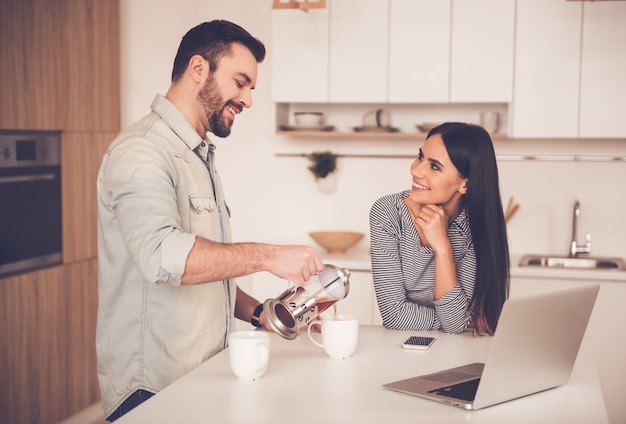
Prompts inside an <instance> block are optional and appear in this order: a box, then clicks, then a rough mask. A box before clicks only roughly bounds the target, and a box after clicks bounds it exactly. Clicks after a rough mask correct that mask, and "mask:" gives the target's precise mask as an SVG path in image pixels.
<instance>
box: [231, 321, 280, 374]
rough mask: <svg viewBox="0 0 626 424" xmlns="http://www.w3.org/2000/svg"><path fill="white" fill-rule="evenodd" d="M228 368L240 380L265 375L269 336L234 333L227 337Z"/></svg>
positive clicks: (259, 332)
mask: <svg viewBox="0 0 626 424" xmlns="http://www.w3.org/2000/svg"><path fill="white" fill-rule="evenodd" d="M228 346H229V347H228V351H229V356H230V367H231V369H232V370H233V374H235V375H236V376H237V377H238V378H240V379H241V380H256V379H257V378H259V377H261V376H262V375H263V374H265V371H266V370H267V364H268V362H269V357H270V335H269V334H268V333H265V332H263V331H236V332H234V333H230V336H229V337H228Z"/></svg>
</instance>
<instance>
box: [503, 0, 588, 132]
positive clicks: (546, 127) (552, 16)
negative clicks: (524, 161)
mask: <svg viewBox="0 0 626 424" xmlns="http://www.w3.org/2000/svg"><path fill="white" fill-rule="evenodd" d="M581 17H582V4H581V2H571V1H562V0H520V1H518V2H517V18H516V19H517V23H516V24H517V34H516V46H515V73H514V75H515V80H514V94H513V106H512V111H513V113H512V128H511V133H512V135H513V137H522V138H523V137H529V138H532V137H558V138H563V137H577V136H578V93H579V83H580V35H581V28H580V22H581Z"/></svg>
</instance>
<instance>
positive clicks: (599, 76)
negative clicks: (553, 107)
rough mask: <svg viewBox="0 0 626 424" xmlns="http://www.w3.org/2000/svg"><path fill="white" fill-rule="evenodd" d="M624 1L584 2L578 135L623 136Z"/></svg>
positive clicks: (625, 76) (625, 100) (625, 85)
mask: <svg viewBox="0 0 626 424" xmlns="http://www.w3.org/2000/svg"><path fill="white" fill-rule="evenodd" d="M625 115H626V2H591V3H584V5H583V22H582V58H581V67H580V127H579V132H580V134H579V135H580V137H616V138H626V119H624V116H625Z"/></svg>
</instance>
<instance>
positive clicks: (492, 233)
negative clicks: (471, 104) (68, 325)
mask: <svg viewBox="0 0 626 424" xmlns="http://www.w3.org/2000/svg"><path fill="white" fill-rule="evenodd" d="M411 178H412V184H411V189H410V190H405V191H402V192H400V193H395V194H390V195H387V196H384V197H382V198H380V199H378V200H377V201H376V202H375V203H374V205H373V206H372V208H371V211H370V236H371V251H372V271H373V276H374V289H375V291H376V298H377V301H378V307H379V309H380V312H381V315H382V318H383V324H384V325H385V326H386V327H387V328H391V329H397V330H434V329H439V328H441V329H443V330H444V331H446V332H448V333H459V332H462V331H465V330H466V329H468V328H471V329H473V330H474V331H476V332H478V333H481V332H487V333H489V334H493V332H494V331H495V329H496V325H497V322H498V318H499V316H500V311H501V310H502V305H503V303H504V301H505V300H506V299H507V297H508V290H509V253H508V243H507V237H506V226H505V222H504V214H503V212H502V202H501V199H500V189H499V183H498V169H497V165H496V157H495V153H494V150H493V145H492V143H491V138H490V137H489V134H488V133H487V132H486V131H485V130H484V129H483V128H481V127H479V126H477V125H471V124H464V123H456V122H452V123H445V124H442V125H440V126H438V127H436V128H433V129H432V130H431V131H430V132H429V133H428V136H427V137H426V141H425V143H424V145H423V146H422V148H421V149H420V150H419V156H418V158H417V159H416V160H415V161H414V162H413V164H412V165H411Z"/></svg>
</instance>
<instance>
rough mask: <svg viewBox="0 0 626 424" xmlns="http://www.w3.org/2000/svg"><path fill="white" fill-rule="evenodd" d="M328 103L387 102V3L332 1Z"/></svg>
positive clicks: (329, 6)
mask: <svg viewBox="0 0 626 424" xmlns="http://www.w3.org/2000/svg"><path fill="white" fill-rule="evenodd" d="M327 4H328V8H329V9H330V12H329V13H330V57H329V60H330V63H329V65H330V66H329V75H330V81H329V89H330V90H329V99H330V101H331V102H334V103H346V102H365V103H382V102H386V101H387V77H388V75H387V46H388V31H389V18H388V13H389V2H388V0H367V2H364V1H363V0H332V1H329V2H327Z"/></svg>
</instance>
